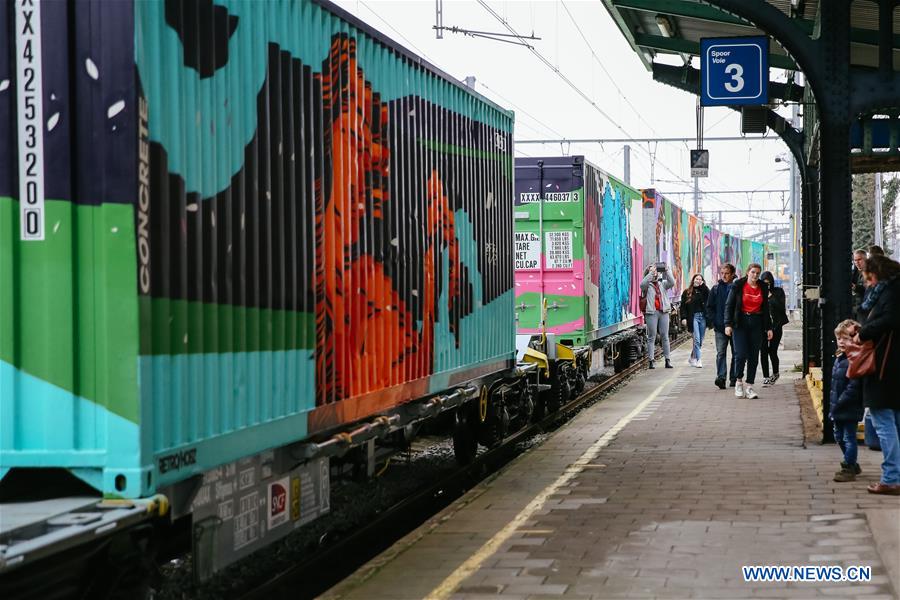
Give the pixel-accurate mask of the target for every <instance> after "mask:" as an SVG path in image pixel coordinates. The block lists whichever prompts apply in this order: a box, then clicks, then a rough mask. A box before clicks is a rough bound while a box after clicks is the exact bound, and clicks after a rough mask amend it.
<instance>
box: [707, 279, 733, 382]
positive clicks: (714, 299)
mask: <svg viewBox="0 0 900 600" xmlns="http://www.w3.org/2000/svg"><path fill="white" fill-rule="evenodd" d="M734 271H735V270H734V265H733V264H731V263H725V264H723V265H722V266H721V267H719V281H718V282H716V284H715V285H714V286H713V287H712V289H711V290H710V292H709V300H708V301H707V302H706V322H707V323H711V324H712V326H713V330H714V331H715V333H716V382H715V383H716V386H717V387H718V388H719V389H721V390H724V389H725V376H726V375H728V379H729V380H730V381H731V387H734V386H735V373H734V344H733V343H732V340H731V337H729V336H727V335H725V301H726V300H728V293H729V292H730V291H731V286H732V283H733V282H734ZM729 347H731V361H730V362H729V361H728V348H729ZM726 367H727V372H726Z"/></svg>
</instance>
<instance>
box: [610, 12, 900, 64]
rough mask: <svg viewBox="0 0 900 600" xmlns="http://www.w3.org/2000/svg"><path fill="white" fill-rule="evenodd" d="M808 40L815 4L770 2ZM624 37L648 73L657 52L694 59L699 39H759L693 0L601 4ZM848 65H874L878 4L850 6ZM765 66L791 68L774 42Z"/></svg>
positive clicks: (739, 22) (898, 26) (898, 25)
mask: <svg viewBox="0 0 900 600" xmlns="http://www.w3.org/2000/svg"><path fill="white" fill-rule="evenodd" d="M768 3H769V4H771V5H773V6H775V7H777V8H778V9H779V10H781V11H782V12H783V13H784V14H786V15H788V16H789V17H791V18H792V19H793V20H794V21H795V22H796V23H797V25H798V26H799V27H800V28H801V29H802V30H803V31H806V32H807V34H808V35H809V36H810V37H816V34H817V28H818V12H819V0H806V1H804V0H799V1H798V0H770V1H769V2H768ZM603 4H604V5H605V6H606V9H607V10H608V11H609V13H610V15H612V17H613V20H614V21H615V22H616V24H617V25H618V26H619V29H620V30H621V31H622V34H623V35H624V36H625V39H627V40H628V42H629V43H630V44H631V47H632V48H633V49H634V51H635V52H636V53H637V55H638V56H639V57H640V59H641V61H642V62H643V63H644V65H645V66H646V67H647V69H651V65H652V63H653V59H654V58H655V57H656V56H658V55H660V54H671V55H678V56H682V57H689V56H699V55H700V39H701V38H706V37H738V36H752V35H763V34H764V32H762V31H760V30H759V29H758V28H756V27H754V26H753V25H751V24H750V23H748V22H747V21H745V20H744V19H742V18H740V17H737V16H734V15H732V14H730V13H727V12H725V11H722V10H721V9H719V8H716V7H715V6H711V5H709V4H704V3H702V2H699V1H695V0H603ZM850 10H851V18H850V27H851V30H850V42H851V46H850V63H851V65H856V66H860V67H872V68H877V67H878V4H876V3H874V2H867V1H865V2H864V1H859V0H858V1H856V2H854V3H853V4H852V6H851V9H850ZM894 31H895V32H897V31H900V11H898V10H895V11H894ZM898 48H900V36H898V35H897V34H895V35H894V65H895V66H900V50H898ZM770 50H771V54H770V56H769V65H770V66H772V67H777V68H781V69H788V70H797V66H796V65H795V64H794V61H793V60H791V58H790V57H789V56H787V54H786V53H785V51H784V49H783V48H781V46H779V45H778V44H777V43H776V44H771V47H770Z"/></svg>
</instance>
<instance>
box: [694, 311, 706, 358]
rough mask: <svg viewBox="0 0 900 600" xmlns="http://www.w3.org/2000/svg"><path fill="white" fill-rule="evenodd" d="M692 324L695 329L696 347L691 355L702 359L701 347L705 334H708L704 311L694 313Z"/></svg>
mask: <svg viewBox="0 0 900 600" xmlns="http://www.w3.org/2000/svg"><path fill="white" fill-rule="evenodd" d="M691 325H692V326H693V330H694V349H693V350H692V351H691V356H693V357H694V358H696V359H697V360H700V348H701V346H703V336H704V335H706V315H704V314H703V313H702V312H698V313H694V322H693V323H692V324H691Z"/></svg>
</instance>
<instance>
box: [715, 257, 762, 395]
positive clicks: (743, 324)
mask: <svg viewBox="0 0 900 600" xmlns="http://www.w3.org/2000/svg"><path fill="white" fill-rule="evenodd" d="M760 271H762V267H761V266H760V265H758V264H756V263H751V264H750V265H748V267H747V276H746V277H742V278H740V279H738V280H737V281H735V282H734V286H733V287H732V288H731V291H730V292H729V293H728V300H727V301H726V302H725V335H729V336H733V337H734V354H735V361H734V363H735V371H736V375H737V383H736V384H735V387H734V395H735V397H736V398H744V397H746V398H751V399H753V398H759V395H758V394H757V393H756V390H754V389H753V383H754V381H755V380H756V364H757V362H758V361H759V349H760V347H761V346H762V342H763V339H768V340H771V339H772V316H771V314H770V313H769V286H768V285H766V282H764V281H760V280H759V273H760ZM745 366H746V367H747V387H746V389H745V388H744V381H743V380H744V367H745Z"/></svg>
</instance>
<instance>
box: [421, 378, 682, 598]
mask: <svg viewBox="0 0 900 600" xmlns="http://www.w3.org/2000/svg"><path fill="white" fill-rule="evenodd" d="M675 377H676V375H675V374H674V373H673V374H672V375H670V376H669V378H668V379H666V380H665V381H664V382H663V383H662V384H660V386H659V387H657V388H656V389H655V390H653V392H652V393H651V394H650V395H649V396H647V398H645V399H644V400H643V401H642V402H641V403H640V404H638V405H637V406H636V407H635V408H634V410H632V411H631V412H630V413H628V414H627V415H625V416H624V417H622V418H621V419H619V421H618V422H617V423H616V424H615V425H613V426H612V427H611V428H610V429H609V430H608V431H607V432H606V433H604V434H603V435H602V436H600V439H598V440H597V441H596V442H594V443H593V444H592V445H591V446H590V447H589V448H588V449H587V450H585V452H584V454H582V455H581V457H579V458H578V460H576V461H575V462H574V463H572V464H571V465H570V466H569V467H567V468H566V470H565V471H564V472H563V474H562V475H560V476H559V477H558V478H557V479H556V481H554V482H553V483H551V484H550V485H549V486H547V487H546V488H544V489H543V490H542V491H541V492H540V493H539V494H538V495H537V496H535V498H534V499H533V500H532V501H531V502H529V503H528V505H527V506H526V507H525V508H523V509H522V511H521V512H519V514H517V515H516V516H515V518H514V519H513V520H512V521H510V522H509V523H507V524H506V526H505V527H504V528H503V529H501V530H500V531H498V532H497V533H496V534H494V537H492V538H491V539H489V540H488V541H487V542H485V543H484V545H483V546H481V548H479V549H478V551H477V552H475V554H473V555H472V556H470V557H469V558H468V559H467V560H466V562H464V563H463V564H461V565H460V566H459V567H457V568H456V570H455V571H453V572H452V573H451V574H450V575H448V576H447V578H446V579H444V580H443V581H442V582H441V583H440V584H439V585H438V586H437V587H436V588H434V589H433V590H431V592H430V593H429V594H428V595H427V596H426V598H427V599H428V600H446V598H449V597H450V595H451V594H452V593H453V591H454V590H455V589H456V588H457V587H458V586H459V584H460V583H462V582H463V581H465V580H466V579H467V578H468V577H469V576H471V575H472V574H473V573H475V572H476V571H478V569H480V568H481V565H483V564H484V562H485V561H486V560H487V559H488V558H490V557H491V555H493V554H494V553H495V552H497V550H498V549H499V548H500V546H502V545H503V543H504V542H506V541H507V540H508V539H509V538H510V537H512V534H513V533H515V531H516V530H517V529H518V528H519V527H521V526H522V525H524V524H525V523H526V522H527V521H528V519H530V518H531V517H532V516H533V515H534V513H536V512H537V511H538V510H540V509H541V507H543V506H544V503H545V502H547V499H548V498H550V496H552V495H553V494H555V493H556V492H557V491H559V489H560V488H561V487H563V486H565V485H566V484H568V483H569V482H570V481H571V480H572V479H573V478H574V477H575V476H576V475H578V474H579V473H581V472H582V471H584V469H585V467H586V466H587V465H588V463H590V462H591V461H592V460H594V459H595V458H597V455H598V454H599V453H600V451H601V450H602V449H603V448H605V447H606V446H607V445H608V444H609V443H610V442H611V441H612V440H613V439H615V437H616V435H618V434H619V432H620V431H622V430H623V429H624V428H625V426H626V425H628V424H629V423H630V422H631V421H632V420H633V419H634V418H635V417H636V416H638V414H640V412H641V411H643V410H644V409H645V408H646V407H647V405H648V404H650V403H651V402H653V400H655V399H656V397H657V396H659V394H660V393H661V392H662V390H663V388H665V387H666V386H667V385H669V384H670V383H671V382H672V381H673V380H674V379H675Z"/></svg>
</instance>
